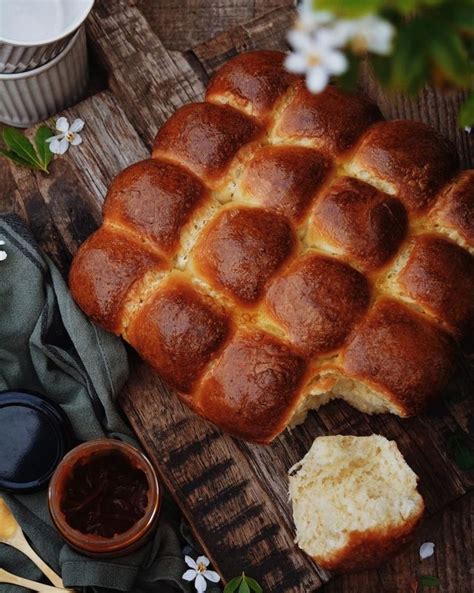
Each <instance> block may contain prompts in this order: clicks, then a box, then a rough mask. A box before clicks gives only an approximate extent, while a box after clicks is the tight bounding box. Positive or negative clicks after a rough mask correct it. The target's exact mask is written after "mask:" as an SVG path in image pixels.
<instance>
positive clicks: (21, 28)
mask: <svg viewBox="0 0 474 593" xmlns="http://www.w3.org/2000/svg"><path fill="white" fill-rule="evenodd" d="M93 4H94V0H0V122H3V123H6V124H9V125H11V126H18V127H28V126H31V125H33V124H35V123H38V122H40V121H44V120H46V119H47V118H48V117H50V116H51V115H54V114H55V113H57V112H58V111H61V110H62V109H64V108H66V107H69V106H70V105H72V104H74V103H76V102H77V101H79V99H81V97H82V96H83V94H84V92H85V89H86V86H87V79H88V70H87V45H86V35H85V30H84V25H83V23H84V21H85V19H86V18H87V15H88V14H89V12H90V11H91V9H92V6H93Z"/></svg>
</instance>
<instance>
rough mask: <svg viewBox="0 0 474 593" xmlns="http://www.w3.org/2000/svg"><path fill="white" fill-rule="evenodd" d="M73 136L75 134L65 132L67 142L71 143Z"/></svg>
mask: <svg viewBox="0 0 474 593" xmlns="http://www.w3.org/2000/svg"><path fill="white" fill-rule="evenodd" d="M75 136H76V134H74V132H66V136H65V138H66V140H67V141H68V142H72V141H73V140H74V137H75Z"/></svg>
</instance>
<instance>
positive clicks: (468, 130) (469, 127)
mask: <svg viewBox="0 0 474 593" xmlns="http://www.w3.org/2000/svg"><path fill="white" fill-rule="evenodd" d="M464 131H465V132H467V133H468V134H470V133H471V132H472V127H471V126H466V127H465V128H464Z"/></svg>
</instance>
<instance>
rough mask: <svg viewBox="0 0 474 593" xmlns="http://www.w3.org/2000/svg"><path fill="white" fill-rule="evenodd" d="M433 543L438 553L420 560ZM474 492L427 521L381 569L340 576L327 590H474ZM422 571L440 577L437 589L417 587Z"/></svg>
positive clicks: (458, 592)
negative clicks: (421, 552) (426, 545)
mask: <svg viewBox="0 0 474 593" xmlns="http://www.w3.org/2000/svg"><path fill="white" fill-rule="evenodd" d="M424 542H433V543H434V544H435V545H436V547H435V553H434V555H433V556H432V557H431V558H428V559H426V560H424V561H423V562H420V558H419V549H420V546H421V544H422V543H424ZM473 550H474V492H470V493H469V494H466V495H465V496H463V497H462V498H461V499H459V500H457V501H455V502H453V503H452V504H451V505H449V506H448V507H446V508H445V509H444V510H443V511H441V512H440V513H438V514H436V515H434V516H433V517H431V518H430V519H429V520H427V521H425V522H424V524H423V525H422V527H421V529H420V530H419V531H418V532H417V534H416V539H415V541H414V542H413V543H412V544H411V545H410V546H409V547H408V548H407V549H406V550H405V551H403V552H402V553H401V554H400V555H399V556H397V557H396V558H394V559H393V560H392V561H391V562H388V563H387V564H385V565H384V566H382V567H381V568H379V569H378V570H377V571H367V572H362V573H360V574H354V575H346V576H343V577H340V578H336V579H335V580H334V581H332V582H331V583H329V584H327V585H326V586H325V587H324V592H325V593H415V592H416V593H423V592H424V591H439V592H440V593H472V591H474V555H473V553H472V551H473ZM420 574H424V575H432V576H436V577H438V578H439V581H440V587H439V588H436V589H425V588H423V587H421V586H420V587H419V588H418V589H416V588H414V586H415V582H416V579H417V577H418V576H419V575H420Z"/></svg>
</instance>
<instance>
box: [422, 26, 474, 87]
mask: <svg viewBox="0 0 474 593" xmlns="http://www.w3.org/2000/svg"><path fill="white" fill-rule="evenodd" d="M429 28H430V31H431V36H430V44H429V53H430V55H431V57H432V58H433V60H434V61H435V66H438V67H439V68H440V69H441V70H442V72H443V73H444V75H445V76H446V78H447V79H448V80H450V81H452V82H454V83H456V84H458V85H460V86H467V85H468V84H469V82H470V77H471V64H470V62H469V57H468V55H467V52H466V50H465V48H464V46H463V44H462V42H461V39H460V37H459V36H458V35H457V34H456V33H455V32H454V31H453V30H451V29H449V28H447V27H446V26H445V25H444V24H441V23H438V22H435V21H434V20H431V21H430V27H429Z"/></svg>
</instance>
